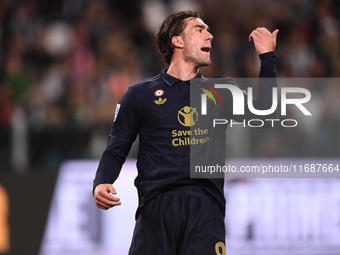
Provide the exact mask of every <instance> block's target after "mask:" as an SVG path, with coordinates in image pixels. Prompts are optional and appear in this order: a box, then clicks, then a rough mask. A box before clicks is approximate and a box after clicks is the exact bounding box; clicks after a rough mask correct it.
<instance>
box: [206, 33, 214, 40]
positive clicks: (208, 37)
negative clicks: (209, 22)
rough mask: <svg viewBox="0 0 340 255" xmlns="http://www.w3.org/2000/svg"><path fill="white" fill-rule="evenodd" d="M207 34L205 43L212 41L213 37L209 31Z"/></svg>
mask: <svg viewBox="0 0 340 255" xmlns="http://www.w3.org/2000/svg"><path fill="white" fill-rule="evenodd" d="M207 33H208V34H207V41H210V42H211V41H212V40H213V39H214V36H213V35H212V34H211V33H210V32H209V31H207Z"/></svg>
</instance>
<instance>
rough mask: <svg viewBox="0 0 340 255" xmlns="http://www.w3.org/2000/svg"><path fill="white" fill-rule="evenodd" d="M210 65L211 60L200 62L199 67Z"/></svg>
mask: <svg viewBox="0 0 340 255" xmlns="http://www.w3.org/2000/svg"><path fill="white" fill-rule="evenodd" d="M210 64H211V60H210V59H209V60H207V61H202V63H201V66H210Z"/></svg>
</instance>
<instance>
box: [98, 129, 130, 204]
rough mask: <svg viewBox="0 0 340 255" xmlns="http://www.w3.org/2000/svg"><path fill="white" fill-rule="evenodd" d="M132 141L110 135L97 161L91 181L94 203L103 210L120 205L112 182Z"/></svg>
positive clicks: (116, 176)
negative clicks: (94, 175) (94, 174)
mask: <svg viewBox="0 0 340 255" xmlns="http://www.w3.org/2000/svg"><path fill="white" fill-rule="evenodd" d="M131 145H132V142H127V141H124V140H121V139H119V138H115V137H112V136H110V138H109V141H108V143H107V147H106V149H105V151H104V153H103V156H102V158H101V160H100V162H99V166H98V169H97V172H96V177H95V179H94V181H93V189H94V190H93V196H94V200H95V203H96V205H97V206H98V207H99V208H101V209H104V210H107V209H109V208H111V207H113V206H116V205H121V202H120V199H119V198H118V197H116V196H114V195H116V194H117V192H116V190H115V188H114V187H113V186H112V184H111V183H113V182H114V181H115V180H116V179H117V178H118V175H119V173H120V170H121V168H122V165H123V164H124V162H125V159H126V157H127V155H128V154H129V151H130V148H131Z"/></svg>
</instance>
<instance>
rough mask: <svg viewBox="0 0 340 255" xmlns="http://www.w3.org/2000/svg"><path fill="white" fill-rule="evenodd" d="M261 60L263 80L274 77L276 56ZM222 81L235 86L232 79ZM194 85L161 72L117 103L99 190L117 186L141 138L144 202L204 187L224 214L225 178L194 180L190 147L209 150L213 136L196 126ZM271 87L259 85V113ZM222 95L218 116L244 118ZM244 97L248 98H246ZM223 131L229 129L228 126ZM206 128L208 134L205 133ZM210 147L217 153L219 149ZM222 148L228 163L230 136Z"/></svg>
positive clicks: (139, 185) (140, 179) (98, 179)
mask: <svg viewBox="0 0 340 255" xmlns="http://www.w3.org/2000/svg"><path fill="white" fill-rule="evenodd" d="M260 59H261V70H260V77H275V72H274V64H275V54H274V52H270V53H266V54H262V55H260ZM195 78H200V79H202V82H204V81H205V80H206V79H205V78H204V77H203V76H202V75H201V73H200V72H199V73H198V74H197V76H196V77H195ZM218 78H222V79H225V80H226V82H227V83H229V84H234V83H233V81H232V80H231V79H230V78H227V77H223V76H218ZM234 85H235V86H237V85H236V84H234ZM192 86H193V85H192V84H190V81H181V80H179V79H177V78H175V77H172V76H170V75H169V74H167V72H166V70H162V71H161V73H160V74H159V75H157V76H155V77H153V78H151V79H148V80H145V81H143V82H140V83H138V84H136V85H134V86H131V87H130V88H129V89H128V91H127V92H126V93H125V94H124V96H123V97H122V98H121V99H120V101H119V103H118V105H117V108H116V112H115V117H114V122H113V125H112V127H111V131H110V138H109V142H108V145H107V148H106V150H105V152H104V154H103V156H102V159H101V161H100V164H99V167H98V169H97V173H96V178H95V180H94V188H95V187H96V186H97V185H98V184H101V183H113V182H114V181H115V180H116V178H117V177H118V175H119V172H120V170H121V166H122V164H123V163H124V161H125V158H126V156H127V154H128V152H129V149H130V147H131V144H132V142H133V141H134V140H135V139H136V137H137V135H139V150H138V156H137V169H138V176H137V177H136V179H135V186H136V187H137V190H138V195H139V199H140V200H142V201H143V202H144V203H146V202H147V201H148V200H150V199H152V198H154V197H155V196H157V195H158V194H160V193H162V192H164V191H165V190H168V189H171V188H172V187H177V186H185V185H200V186H202V188H203V189H204V190H205V191H206V192H207V193H209V194H210V195H211V196H212V197H213V198H214V199H216V201H217V202H218V203H219V204H220V206H221V208H222V210H223V212H224V208H225V198H224V192H223V185H224V180H223V179H222V178H190V147H191V146H193V145H194V144H195V143H197V145H198V146H199V145H200V144H201V145H202V144H203V143H204V144H205V147H204V148H205V149H206V148H209V146H206V145H207V143H208V144H209V139H212V137H214V129H213V128H204V127H202V128H199V126H197V128H195V129H193V128H192V126H193V124H195V123H196V122H197V121H198V116H201V112H200V109H199V107H193V106H192V105H191V104H190V103H191V102H190V93H191V91H192V90H191V89H192ZM266 86H267V85H266V84H264V83H259V89H258V98H260V99H261V100H257V102H256V104H258V105H257V107H256V108H257V109H268V108H270V106H271V88H270V86H276V84H272V85H268V86H269V87H268V86H267V87H266ZM197 91H198V90H197ZM200 93H201V91H200ZM219 94H220V95H221V97H222V100H223V101H224V102H226V104H225V105H224V106H223V109H220V111H219V113H218V114H219V116H218V117H219V118H222V117H223V118H225V119H237V118H239V117H235V116H232V95H231V93H230V91H229V90H223V91H221V93H219ZM244 96H245V97H247V95H246V94H245V95H244ZM254 100H255V99H254ZM245 102H246V100H245ZM256 104H254V105H256ZM215 112H216V111H215ZM223 128H224V129H226V126H224V127H223ZM206 129H207V130H208V129H209V131H207V133H204V130H206ZM195 133H196V135H195ZM204 139H205V140H204ZM211 146H214V147H215V149H216V146H215V145H211ZM217 146H218V147H221V148H218V149H221V150H222V153H220V155H222V158H220V159H219V160H222V161H224V160H225V159H224V155H225V154H224V153H223V151H224V150H225V132H223V137H220V138H219V144H218V145H217ZM203 154H206V153H205V152H202V154H201V155H202V158H204V155H203Z"/></svg>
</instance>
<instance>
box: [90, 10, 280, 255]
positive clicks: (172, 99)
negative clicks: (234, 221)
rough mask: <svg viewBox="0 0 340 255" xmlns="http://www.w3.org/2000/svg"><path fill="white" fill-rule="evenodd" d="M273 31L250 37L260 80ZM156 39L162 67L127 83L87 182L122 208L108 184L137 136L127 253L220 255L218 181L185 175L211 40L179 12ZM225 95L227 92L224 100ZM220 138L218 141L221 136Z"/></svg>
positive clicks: (195, 19)
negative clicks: (195, 100) (195, 101)
mask: <svg viewBox="0 0 340 255" xmlns="http://www.w3.org/2000/svg"><path fill="white" fill-rule="evenodd" d="M277 33H278V30H275V31H274V32H273V33H270V32H269V31H268V30H267V29H266V28H263V27H262V28H257V29H256V30H254V31H252V33H251V34H250V36H249V41H253V42H254V44H255V48H256V51H257V52H258V54H259V56H260V60H261V70H260V77H271V78H275V77H276V75H275V71H274V65H275V54H274V49H275V47H276V36H277ZM156 39H157V46H158V49H159V51H160V52H161V53H162V54H163V55H164V59H165V61H166V62H167V63H168V64H169V68H168V69H167V70H162V71H161V73H160V74H159V75H157V76H155V77H153V78H151V79H148V80H145V81H142V82H140V83H138V84H136V85H134V86H131V87H130V88H129V89H128V91H127V92H126V93H125V95H124V96H123V97H122V98H121V99H120V101H119V103H118V104H117V107H116V112H115V117H114V122H113V125H112V127H111V131H110V136H109V140H108V144H107V148H106V150H105V151H104V153H103V156H102V158H101V160H100V163H99V166H98V169H97V173H96V177H95V180H94V186H93V189H94V192H93V193H94V198H95V202H96V205H97V206H98V207H99V208H101V209H104V210H107V209H109V208H111V207H114V206H118V205H120V204H121V202H120V199H119V198H118V197H116V196H115V195H116V194H117V192H116V190H115V189H114V187H113V186H112V183H113V182H114V181H115V180H116V178H117V177H118V175H119V172H120V170H121V167H122V164H123V163H124V161H125V159H126V156H127V155H128V152H129V150H130V147H131V144H132V143H133V141H134V140H135V138H136V136H137V134H139V141H140V142H139V151H138V157H137V169H138V176H137V177H136V179H135V186H136V187H137V191H138V196H139V207H138V209H137V212H136V225H135V231H134V234H133V239H132V243H131V247H130V250H129V254H130V255H135V254H138V255H150V254H171V255H200V254H202V255H203V254H204V255H209V254H224V253H225V245H224V239H225V226H224V216H225V198H224V193H223V185H224V180H223V179H218V178H217V179H212V178H211V179H208V178H206V179H205V178H199V179H195V178H190V170H189V168H190V142H188V140H190V134H191V135H193V134H192V133H190V132H189V131H190V127H191V126H193V125H195V124H196V121H197V120H198V111H199V109H198V108H197V107H195V108H193V107H190V86H191V85H190V80H191V79H192V78H202V75H201V72H200V70H199V68H200V67H202V66H207V65H209V64H210V63H211V60H210V51H211V47H212V46H211V42H212V40H213V36H212V34H211V33H210V32H209V27H208V26H207V25H206V24H205V23H204V22H203V20H202V16H201V15H200V14H199V13H197V12H193V11H182V12H178V13H175V14H172V15H170V16H168V17H167V18H166V19H165V20H164V21H163V23H162V24H161V26H160V28H159V30H158V32H157V34H156ZM265 86H266V84H265V83H260V84H259V89H258V99H261V100H260V101H259V102H256V103H257V104H259V105H258V106H259V108H258V109H268V108H270V106H271V93H269V92H268V91H270V88H266V87H265ZM229 92H230V91H229ZM228 96H231V94H230V93H229V94H228V93H227V92H226V96H224V98H227V97H228ZM246 96H247V95H246V94H245V97H246ZM254 100H255V99H254ZM245 101H247V100H245ZM254 105H255V104H254ZM229 106H230V105H229V104H226V106H225V107H229ZM227 112H230V111H227ZM229 117H230V118H232V117H233V116H229ZM199 131H200V132H201V130H199ZM209 132H210V133H209V135H212V134H211V132H213V131H212V130H210V131H209ZM224 133H225V132H224ZM202 134H203V133H202ZM197 135H200V134H199V133H198V134H197ZM186 138H187V139H186ZM220 140H221V142H222V143H225V140H223V137H222V138H221V139H220ZM198 141H201V140H200V139H198ZM202 141H206V142H209V140H204V139H203V140H202ZM224 146H225V144H224ZM223 157H224V155H223Z"/></svg>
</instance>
